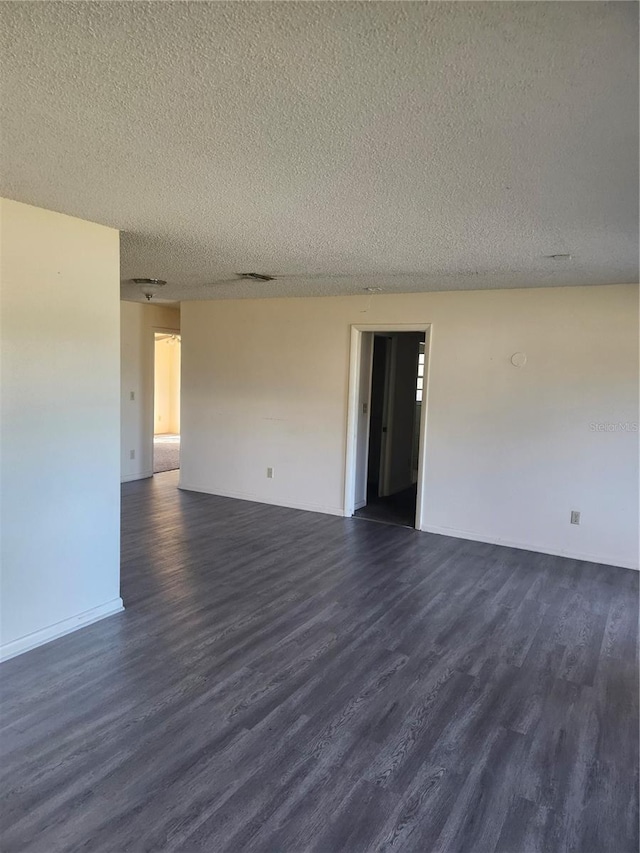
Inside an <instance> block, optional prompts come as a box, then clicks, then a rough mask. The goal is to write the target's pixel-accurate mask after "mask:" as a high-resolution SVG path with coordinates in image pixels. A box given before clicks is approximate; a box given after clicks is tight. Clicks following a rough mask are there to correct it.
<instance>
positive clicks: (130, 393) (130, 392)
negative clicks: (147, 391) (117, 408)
mask: <svg viewBox="0 0 640 853" xmlns="http://www.w3.org/2000/svg"><path fill="white" fill-rule="evenodd" d="M129 399H130V400H135V399H136V392H135V391H129Z"/></svg>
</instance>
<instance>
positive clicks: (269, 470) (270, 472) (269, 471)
mask: <svg viewBox="0 0 640 853" xmlns="http://www.w3.org/2000/svg"><path fill="white" fill-rule="evenodd" d="M267 480H273V468H267Z"/></svg>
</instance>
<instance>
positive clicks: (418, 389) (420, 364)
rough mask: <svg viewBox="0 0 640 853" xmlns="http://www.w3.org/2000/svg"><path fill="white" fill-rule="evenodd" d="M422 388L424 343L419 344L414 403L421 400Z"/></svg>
mask: <svg viewBox="0 0 640 853" xmlns="http://www.w3.org/2000/svg"><path fill="white" fill-rule="evenodd" d="M423 388H424V344H420V355H419V356H418V382H417V385H416V403H421V402H422V391H423Z"/></svg>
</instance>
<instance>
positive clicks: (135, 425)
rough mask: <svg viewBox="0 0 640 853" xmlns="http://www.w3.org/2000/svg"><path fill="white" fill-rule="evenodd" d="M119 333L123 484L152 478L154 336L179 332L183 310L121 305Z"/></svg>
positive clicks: (137, 304)
mask: <svg viewBox="0 0 640 853" xmlns="http://www.w3.org/2000/svg"><path fill="white" fill-rule="evenodd" d="M120 330H121V331H120V352H121V394H122V397H121V399H122V405H121V462H120V473H121V479H122V481H123V482H124V481H127V480H139V479H142V478H143V477H151V475H152V474H153V373H154V371H153V361H154V332H155V331H161V330H162V331H170V332H179V331H180V309H179V308H173V307H170V306H165V305H154V304H153V303H150V304H148V305H147V304H143V303H140V302H121V303H120ZM132 395H133V399H131V397H132ZM132 453H133V457H134V458H133V459H132V458H131V455H132Z"/></svg>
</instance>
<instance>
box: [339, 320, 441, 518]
mask: <svg viewBox="0 0 640 853" xmlns="http://www.w3.org/2000/svg"><path fill="white" fill-rule="evenodd" d="M429 339H430V334H429V326H428V325H425V326H422V328H420V327H419V326H418V327H409V328H408V329H406V327H405V328H397V327H396V328H395V329H393V328H392V329H389V330H386V329H383V328H378V327H374V328H373V329H372V330H371V331H369V330H368V327H366V326H365V327H361V326H358V327H353V328H352V353H351V377H350V378H351V381H350V399H349V424H348V442H347V470H346V477H345V515H354V516H355V517H356V518H363V519H367V520H370V521H378V522H384V523H387V524H396V525H401V526H404V527H416V528H418V529H420V528H421V523H422V519H421V516H422V480H423V476H422V475H423V468H424V441H425V435H426V416H425V409H426V402H427V371H428V349H429Z"/></svg>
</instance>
